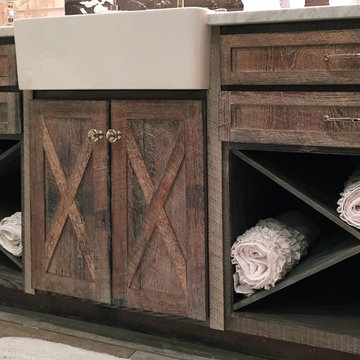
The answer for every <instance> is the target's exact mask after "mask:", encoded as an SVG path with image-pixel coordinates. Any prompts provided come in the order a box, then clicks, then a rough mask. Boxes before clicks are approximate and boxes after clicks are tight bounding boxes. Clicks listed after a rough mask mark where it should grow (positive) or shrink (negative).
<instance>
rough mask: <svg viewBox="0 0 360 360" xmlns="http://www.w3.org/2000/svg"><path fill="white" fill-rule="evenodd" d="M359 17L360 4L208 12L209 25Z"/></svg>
mask: <svg viewBox="0 0 360 360" xmlns="http://www.w3.org/2000/svg"><path fill="white" fill-rule="evenodd" d="M357 18H360V5H348V6H311V7H305V8H298V9H280V10H266V11H233V12H230V11H229V12H216V11H213V12H209V14H208V16H207V23H208V24H209V25H211V26H225V25H245V24H261V23H279V22H296V21H322V20H345V19H357Z"/></svg>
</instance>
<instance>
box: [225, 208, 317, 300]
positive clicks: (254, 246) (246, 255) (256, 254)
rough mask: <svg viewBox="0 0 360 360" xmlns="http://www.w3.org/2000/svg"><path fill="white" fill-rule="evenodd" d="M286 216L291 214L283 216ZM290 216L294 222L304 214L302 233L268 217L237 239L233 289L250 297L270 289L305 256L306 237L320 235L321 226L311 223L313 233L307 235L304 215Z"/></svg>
mask: <svg viewBox="0 0 360 360" xmlns="http://www.w3.org/2000/svg"><path fill="white" fill-rule="evenodd" d="M286 217H289V216H285V217H284V219H285V218H286ZM290 217H291V218H292V221H291V223H293V222H294V220H295V221H296V217H299V218H300V217H301V219H300V222H301V223H302V225H301V226H299V229H300V231H301V232H300V231H298V230H296V229H295V228H294V227H292V226H291V227H290V226H288V225H286V224H285V223H284V222H282V221H279V220H276V219H273V218H269V219H265V220H260V221H259V222H258V223H257V224H256V225H255V226H254V227H252V228H250V229H248V230H247V231H245V233H244V234H242V235H241V236H239V237H238V238H237V240H236V242H235V243H234V244H233V246H232V248H231V257H232V260H231V262H232V263H233V264H234V265H235V273H234V275H233V277H234V288H235V291H236V292H237V293H240V294H245V295H247V296H249V295H251V294H253V293H254V292H255V290H258V289H270V288H271V287H273V286H275V283H276V282H277V281H278V280H280V279H282V278H283V277H284V276H285V275H286V274H287V273H288V272H289V271H290V270H291V269H292V268H293V267H294V266H295V265H296V264H297V263H298V262H299V260H300V258H301V257H302V256H304V255H306V253H307V247H308V241H307V239H309V242H310V241H312V238H313V237H316V236H317V235H318V229H317V228H316V227H315V226H314V225H313V223H312V222H311V223H310V222H309V224H310V225H309V226H310V227H312V229H311V230H310V231H311V232H313V234H312V236H308V231H306V230H305V227H307V226H304V222H303V220H304V219H303V217H302V216H301V214H299V213H297V212H294V213H293V214H290ZM280 218H281V217H278V219H280ZM307 220H308V219H306V221H307ZM309 221H310V220H309ZM302 230H304V231H302ZM304 234H306V235H304ZM310 238H311V240H310Z"/></svg>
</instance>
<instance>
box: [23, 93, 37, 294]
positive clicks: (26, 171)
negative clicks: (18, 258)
mask: <svg viewBox="0 0 360 360" xmlns="http://www.w3.org/2000/svg"><path fill="white" fill-rule="evenodd" d="M31 99H32V91H24V92H23V122H24V126H23V133H24V140H23V154H22V172H23V177H22V205H21V208H22V218H23V227H22V233H23V260H24V287H25V292H26V293H28V294H35V290H34V288H33V286H32V271H31V268H32V266H31V205H30V204H31V196H30V194H31V191H30V179H31V177H30V156H31V154H30V121H29V110H30V101H31Z"/></svg>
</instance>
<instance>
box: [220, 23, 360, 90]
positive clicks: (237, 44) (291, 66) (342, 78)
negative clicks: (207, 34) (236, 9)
mask: <svg viewBox="0 0 360 360" xmlns="http://www.w3.org/2000/svg"><path fill="white" fill-rule="evenodd" d="M359 43H360V30H358V29H352V30H336V31H335V30H334V31H316V32H314V31H307V32H306V31H304V32H296V33H291V32H287V33H258V34H239V35H223V36H221V74H222V78H221V83H222V85H245V84H248V85H260V84H262V85H271V84H273V85H280V84H283V85H285V84H292V85H294V84H304V85H310V84H312V85H316V84H322V85H324V84H359V83H360V75H359V74H360V72H359V69H360V61H359V59H358V58H352V59H330V60H329V61H325V60H324V56H325V54H344V53H358V49H359Z"/></svg>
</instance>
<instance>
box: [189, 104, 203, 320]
mask: <svg viewBox="0 0 360 360" xmlns="http://www.w3.org/2000/svg"><path fill="white" fill-rule="evenodd" d="M187 112H188V115H187V117H186V119H185V134H186V135H185V139H186V143H185V148H186V155H187V157H188V158H189V159H191V161H186V163H185V172H186V187H187V189H186V207H187V212H186V224H187V226H186V238H187V272H186V276H187V313H188V316H189V317H191V318H194V319H200V320H203V319H205V318H206V317H207V313H206V309H207V304H208V301H207V283H206V274H207V271H206V266H207V264H206V254H205V252H206V244H205V241H199V239H205V237H206V235H205V214H204V208H205V194H204V191H203V184H204V176H205V174H204V157H203V153H204V143H203V141H202V139H204V138H205V133H204V128H203V122H202V121H199V119H202V106H201V103H200V102H195V101H194V102H191V103H190V102H189V103H188V105H187Z"/></svg>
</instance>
